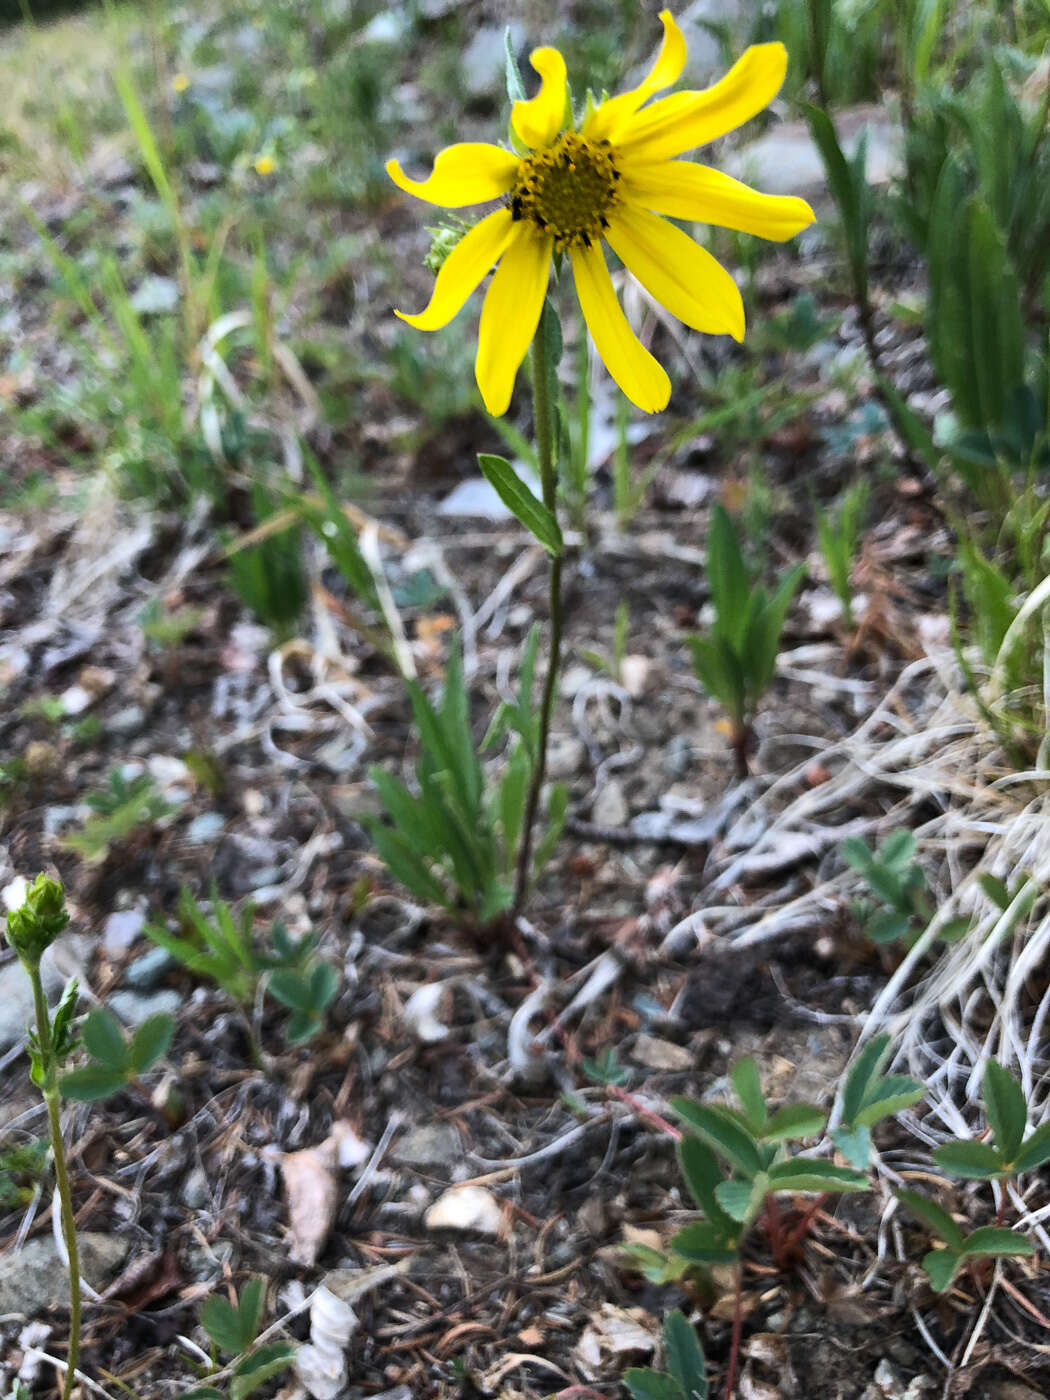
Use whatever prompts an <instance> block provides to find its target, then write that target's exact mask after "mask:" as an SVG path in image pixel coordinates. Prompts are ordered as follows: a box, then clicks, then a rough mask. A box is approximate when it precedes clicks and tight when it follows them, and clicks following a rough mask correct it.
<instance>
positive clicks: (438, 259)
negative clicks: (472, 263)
mask: <svg viewBox="0 0 1050 1400" xmlns="http://www.w3.org/2000/svg"><path fill="white" fill-rule="evenodd" d="M469 232H470V225H469V224H465V223H463V222H461V221H460V220H458V219H457V220H456V224H455V225H453V224H438V225H437V227H436V228H428V229H427V233H429V234H430V252H429V253H428V254H427V255H426V257H425V258H424V259H423V266H424V267H426V268H427V269H428V270H429V271H430V272H433V273H434V274H435V275H436V274H437V273H439V272H440V271H441V269H442V268H443V267H444V265H445V259H446V258H447V257H448V255H449V253H451V252H452V249H453V248H454V247H455V246H456V244H457V243H458V242H459V241H460V239H461V238H462V237H463V235H464V234H465V233H469Z"/></svg>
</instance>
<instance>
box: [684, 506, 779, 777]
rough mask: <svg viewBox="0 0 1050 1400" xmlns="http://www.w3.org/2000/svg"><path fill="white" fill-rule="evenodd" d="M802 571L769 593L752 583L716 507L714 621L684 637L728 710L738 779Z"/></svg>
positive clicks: (711, 546)
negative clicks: (705, 629) (700, 632)
mask: <svg viewBox="0 0 1050 1400" xmlns="http://www.w3.org/2000/svg"><path fill="white" fill-rule="evenodd" d="M804 572H805V569H804V566H803V565H802V564H797V565H796V566H795V567H794V568H793V569H790V570H789V571H788V572H787V573H786V574H785V576H784V578H783V579H782V580H781V582H780V584H779V585H778V587H777V588H776V589H775V591H774V592H772V593H769V592H767V591H766V589H765V588H763V587H762V586H761V585H760V584H755V583H753V581H752V579H751V577H750V575H749V573H748V570H747V566H746V564H745V562H744V556H743V552H742V550H741V548H740V541H739V539H738V537H737V532H736V530H735V529H734V527H733V522H732V521H731V520H730V518H729V515H728V513H727V512H726V510H725V509H724V508H723V507H722V506H716V507H715V511H714V515H713V518H712V521H711V529H710V533H709V535H708V544H707V573H708V579H709V583H710V588H711V602H712V604H713V607H714V614H715V615H714V621H713V623H712V625H711V628H710V630H709V631H708V632H707V633H706V634H705V635H704V636H692V637H688V638H687V639H686V640H687V643H688V645H689V649H690V651H691V652H692V657H693V669H694V670H695V672H696V675H697V679H698V680H699V681H700V683H701V685H702V686H703V687H704V689H705V690H706V691H707V692H708V694H709V695H710V696H712V698H713V699H715V700H717V701H718V702H719V703H720V704H721V705H722V707H723V708H724V709H725V711H726V714H727V716H728V719H729V723H730V737H731V743H732V747H733V753H734V755H735V756H736V762H737V771H738V773H739V774H740V776H741V777H743V776H745V775H746V774H747V771H748V763H747V756H748V751H749V749H750V746H751V737H752V726H753V723H754V717H755V711H756V709H757V708H758V704H759V702H760V701H761V699H762V697H763V695H764V694H765V692H766V691H767V690H768V688H769V685H770V683H771V682H772V680H773V674H774V672H775V670H776V661H777V651H778V650H779V647H780V636H781V632H782V631H783V628H784V620H785V618H786V617H787V611H788V608H789V607H790V606H791V602H792V599H793V598H794V596H795V594H796V592H797V591H798V587H799V584H800V583H801V582H802V576H803V573H804Z"/></svg>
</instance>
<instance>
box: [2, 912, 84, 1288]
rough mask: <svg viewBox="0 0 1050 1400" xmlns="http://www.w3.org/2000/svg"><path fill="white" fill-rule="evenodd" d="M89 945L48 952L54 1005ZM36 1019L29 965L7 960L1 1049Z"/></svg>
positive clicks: (70, 939)
mask: <svg viewBox="0 0 1050 1400" xmlns="http://www.w3.org/2000/svg"><path fill="white" fill-rule="evenodd" d="M87 947H88V945H87V941H86V940H85V939H83V938H81V937H78V936H77V935H76V934H66V935H65V936H64V937H62V938H59V939H57V940H56V941H55V942H54V943H52V945H51V947H50V948H48V949H47V950H46V952H45V953H44V956H43V958H41V960H40V976H41V980H42V981H43V984H44V994H45V996H46V997H47V1000H48V1004H49V1005H50V1006H53V1005H54V1004H55V1002H57V1001H58V999H59V997H60V996H61V995H62V992H63V991H64V990H65V986H66V983H67V982H68V981H69V979H70V978H71V977H79V978H83V975H84V961H85V958H86V957H87ZM32 1020H33V988H32V986H31V984H30V981H29V978H28V977H27V976H26V974H25V969H24V968H23V966H22V964H21V963H20V962H18V961H17V960H16V961H14V962H9V963H5V964H4V966H3V967H0V1052H2V1051H4V1050H8V1049H10V1047H11V1046H12V1045H17V1044H18V1042H19V1041H20V1040H24V1039H25V1035H26V1032H27V1031H28V1029H29V1025H30V1022H31V1021H32ZM2 1311H4V1309H2V1308H0V1312H2Z"/></svg>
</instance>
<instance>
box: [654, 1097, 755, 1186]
mask: <svg viewBox="0 0 1050 1400" xmlns="http://www.w3.org/2000/svg"><path fill="white" fill-rule="evenodd" d="M671 1107H672V1108H673V1109H674V1111H675V1113H677V1114H678V1116H679V1118H681V1119H682V1120H683V1121H684V1122H686V1123H688V1124H689V1126H690V1127H691V1128H694V1129H695V1130H696V1132H698V1133H699V1134H700V1136H701V1137H702V1138H704V1139H705V1141H707V1142H709V1143H710V1144H711V1146H712V1147H713V1148H714V1149H715V1151H716V1152H718V1153H720V1154H721V1155H722V1156H723V1157H724V1158H725V1159H726V1161H728V1162H730V1163H731V1164H732V1165H733V1166H734V1167H736V1168H737V1170H738V1171H742V1172H743V1173H744V1174H745V1176H754V1175H755V1173H756V1172H758V1171H761V1170H762V1158H761V1156H760V1154H759V1150H758V1144H757V1143H756V1142H755V1140H754V1138H753V1137H752V1136H751V1134H750V1133H749V1132H748V1131H747V1129H746V1128H745V1127H744V1126H743V1125H742V1124H741V1123H739V1122H737V1121H736V1120H735V1119H734V1118H732V1117H730V1116H729V1114H728V1113H726V1112H725V1111H720V1110H719V1109H717V1108H712V1107H711V1106H710V1105H708V1104H700V1103H696V1102H695V1101H694V1100H692V1099H684V1098H674V1099H672V1100H671Z"/></svg>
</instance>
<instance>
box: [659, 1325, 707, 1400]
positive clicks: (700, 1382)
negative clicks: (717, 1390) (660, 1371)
mask: <svg viewBox="0 0 1050 1400" xmlns="http://www.w3.org/2000/svg"><path fill="white" fill-rule="evenodd" d="M664 1352H665V1354H666V1360H667V1369H668V1371H670V1373H671V1375H672V1376H674V1378H675V1380H676V1381H677V1382H678V1384H679V1385H680V1386H681V1388H682V1391H683V1393H684V1394H685V1396H686V1400H707V1362H706V1360H705V1358H704V1350H703V1347H701V1345H700V1338H699V1337H698V1336H697V1335H696V1328H695V1327H694V1326H693V1324H692V1323H691V1322H690V1321H689V1320H688V1319H687V1318H686V1317H685V1315H684V1314H683V1313H681V1312H679V1311H678V1309H677V1308H676V1309H674V1311H672V1312H669V1313H668V1314H667V1316H666V1317H665V1318H664Z"/></svg>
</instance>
